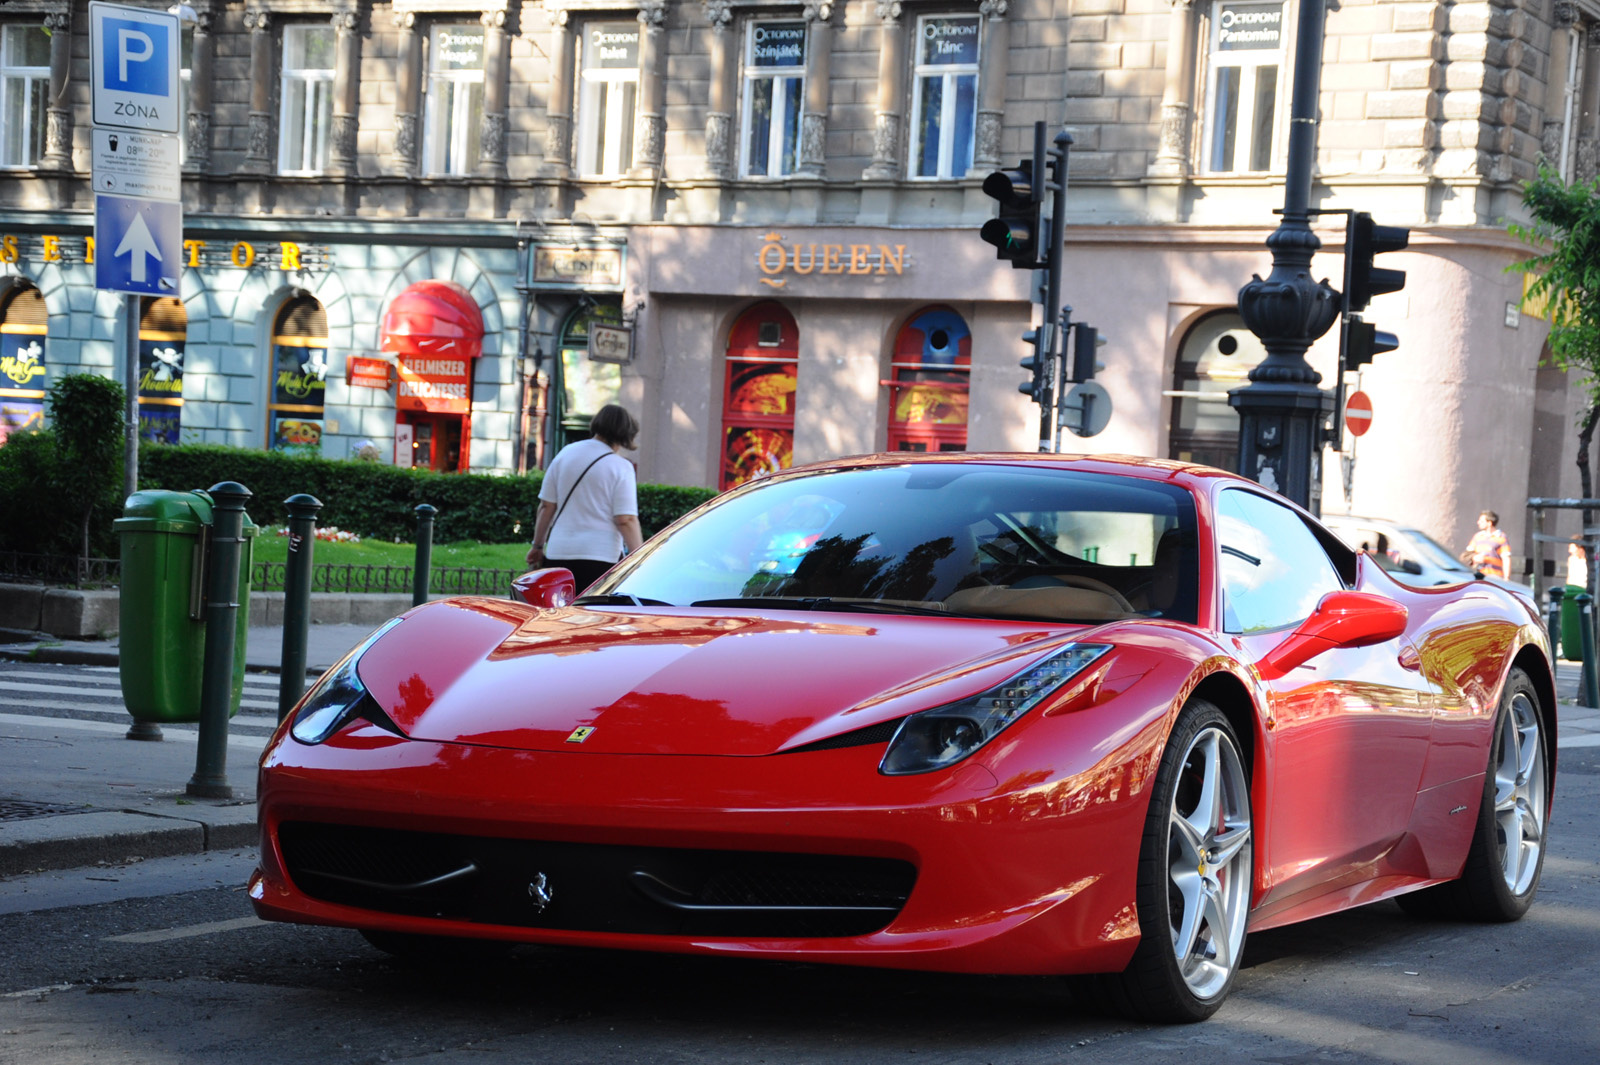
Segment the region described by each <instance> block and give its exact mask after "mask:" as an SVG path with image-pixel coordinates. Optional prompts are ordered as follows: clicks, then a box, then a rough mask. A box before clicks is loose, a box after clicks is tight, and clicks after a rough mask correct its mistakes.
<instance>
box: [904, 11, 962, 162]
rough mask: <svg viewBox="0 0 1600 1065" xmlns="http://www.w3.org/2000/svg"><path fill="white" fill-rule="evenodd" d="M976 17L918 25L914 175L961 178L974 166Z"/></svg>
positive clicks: (932, 18)
mask: <svg viewBox="0 0 1600 1065" xmlns="http://www.w3.org/2000/svg"><path fill="white" fill-rule="evenodd" d="M978 28H979V18H978V16H977V15H925V16H923V17H922V18H920V19H918V20H917V70H916V85H915V91H914V93H913V96H912V100H911V130H912V137H913V140H914V143H913V144H912V149H911V152H912V154H911V159H912V168H913V175H914V176H915V177H919V178H958V177H963V176H965V174H966V172H967V168H968V167H970V166H971V165H972V135H973V128H974V125H975V123H976V121H977V115H978Z"/></svg>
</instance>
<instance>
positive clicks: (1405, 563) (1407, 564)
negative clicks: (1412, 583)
mask: <svg viewBox="0 0 1600 1065" xmlns="http://www.w3.org/2000/svg"><path fill="white" fill-rule="evenodd" d="M1400 568H1401V569H1403V570H1405V571H1406V572H1407V573H1409V574H1411V575H1412V576H1413V577H1420V576H1422V563H1420V562H1418V561H1417V560H1416V559H1414V558H1403V559H1401V560H1400Z"/></svg>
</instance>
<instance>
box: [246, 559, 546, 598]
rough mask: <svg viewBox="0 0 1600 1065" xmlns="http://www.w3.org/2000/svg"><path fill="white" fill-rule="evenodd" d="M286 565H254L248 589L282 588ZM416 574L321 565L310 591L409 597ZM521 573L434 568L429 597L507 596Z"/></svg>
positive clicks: (313, 573) (390, 568) (374, 567)
mask: <svg viewBox="0 0 1600 1065" xmlns="http://www.w3.org/2000/svg"><path fill="white" fill-rule="evenodd" d="M285 565H286V564H285V563H283V562H257V563H256V564H255V565H254V566H253V567H252V568H251V572H250V588H251V590H253V591H257V592H267V591H272V592H275V591H281V590H282V589H283V581H284V570H285ZM415 573H416V569H415V567H413V566H378V565H356V564H353V563H351V564H345V565H339V564H337V563H333V562H323V563H318V564H316V565H313V566H312V567H311V590H312V591H313V592H354V593H366V592H387V593H391V594H401V593H407V594H409V593H410V591H411V581H412V578H413V576H414V575H415ZM521 574H522V571H521V570H514V569H474V568H470V567H466V566H434V567H433V568H432V569H431V570H430V571H429V579H428V593H429V594H430V595H508V594H510V592H511V582H512V580H513V579H515V578H516V577H519V576H521Z"/></svg>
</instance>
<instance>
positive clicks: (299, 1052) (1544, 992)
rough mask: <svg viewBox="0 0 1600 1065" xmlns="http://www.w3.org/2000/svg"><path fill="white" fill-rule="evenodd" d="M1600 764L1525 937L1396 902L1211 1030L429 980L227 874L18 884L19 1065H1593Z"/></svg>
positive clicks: (813, 999) (3, 923) (126, 874)
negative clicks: (262, 906) (1415, 911)
mask: <svg viewBox="0 0 1600 1065" xmlns="http://www.w3.org/2000/svg"><path fill="white" fill-rule="evenodd" d="M1597 799H1600V748H1595V747H1585V748H1576V749H1572V750H1566V751H1563V752H1562V760H1561V770H1560V775H1559V780H1558V786H1557V806H1556V814H1555V816H1554V818H1553V824H1552V837H1551V844H1550V852H1549V856H1548V859H1547V861H1546V864H1545V873H1544V883H1543V885H1542V888H1541V891H1540V897H1539V900H1538V902H1537V903H1536V904H1535V906H1534V908H1533V909H1532V911H1531V912H1530V913H1529V915H1528V916H1527V917H1526V918H1525V919H1524V920H1522V921H1521V922H1519V923H1516V924H1511V925H1498V926H1472V925H1459V924H1449V923H1430V922H1418V921H1414V920H1412V919H1410V918H1408V917H1406V916H1404V915H1403V914H1402V913H1401V912H1400V910H1399V909H1398V907H1396V906H1395V905H1394V904H1393V903H1380V904H1377V905H1374V906H1370V907H1367V908H1364V909H1362V910H1358V911H1355V912H1353V913H1348V914H1343V915H1340V916H1336V917H1331V918H1325V919H1322V920H1318V921H1313V922H1309V923H1307V924H1303V925H1300V926H1296V927H1293V928H1287V929H1279V930H1274V931H1271V932H1266V933H1261V934H1257V935H1254V936H1252V937H1251V938H1250V941H1249V945H1248V947H1247V951H1246V961H1245V968H1244V970H1243V972H1242V973H1241V976H1240V979H1239V981H1238V984H1237V985H1236V988H1235V990H1234V993H1233V997H1232V999H1231V1000H1230V1001H1229V1002H1228V1004H1227V1005H1225V1006H1224V1007H1223V1009H1222V1010H1221V1011H1220V1012H1219V1013H1218V1015H1217V1016H1216V1017H1214V1018H1213V1019H1212V1020H1211V1021H1209V1022H1206V1023H1204V1024H1200V1025H1194V1026H1187V1027H1176V1028H1166V1027H1147V1026H1142V1025H1132V1024H1128V1023H1126V1022H1121V1021H1115V1020H1108V1019H1106V1018H1104V1017H1100V1016H1096V1015H1094V1014H1092V1013H1088V1012H1085V1011H1084V1010H1083V1009H1081V1008H1080V1007H1079V1006H1078V1005H1077V1004H1076V1003H1075V1002H1074V1001H1073V999H1072V998H1071V996H1070V994H1069V993H1068V992H1067V991H1066V990H1065V988H1064V987H1063V986H1062V984H1061V982H1060V981H1057V980H1050V979H1034V978H1010V977H1006V978H995V977H962V976H945V975H928V974H917V973H901V972H880V971H875V970H866V969H844V968H829V967H824V966H813V965H791V964H775V963H760V962H741V961H737V960H729V959H699V958H682V957H675V956H670V955H634V954H616V953H608V952H601V951H580V950H564V949H546V948H522V949H519V950H517V951H515V952H513V953H512V954H511V955H509V956H508V957H507V958H505V959H504V960H501V961H495V962H490V963H478V964H476V965H473V966H471V967H466V968H450V967H440V966H433V967H421V968H419V967H415V966H412V965H408V964H404V963H401V962H397V961H394V960H392V959H390V958H388V957H386V956H385V955H383V954H380V953H378V952H377V951H375V950H373V949H372V948H370V947H368V946H367V945H366V943H365V942H364V941H363V940H361V939H360V938H359V937H358V936H357V935H356V934H355V933H353V932H348V931H343V930H337V929H318V928H304V927H294V926H283V925H274V924H266V923H262V922H258V921H256V920H255V919H254V918H253V916H252V915H251V912H250V909H249V906H248V904H247V902H246V900H245V897H244V891H243V879H244V877H245V876H246V875H248V871H249V869H250V867H251V864H252V861H253V856H252V855H250V854H248V853H245V852H223V853H215V854H211V855H208V856H204V857H200V858H185V859H164V860H160V861H148V862H142V863H137V864H134V865H128V866H125V867H117V868H97V869H89V870H75V871H71V872H63V873H53V874H42V875H39V876H34V877H21V878H13V879H10V880H5V881H0V1065H11V1063H17V1065H68V1063H71V1065H77V1063H80V1062H90V1061H93V1062H129V1063H140V1065H148V1063H154V1062H160V1063H169V1062H202V1061H204V1062H207V1063H210V1062H216V1061H226V1062H228V1063H229V1065H244V1063H252V1062H262V1063H271V1065H295V1063H301V1062H305V1063H312V1062H316V1063H323V1062H330V1061H333V1062H383V1061H418V1062H430V1063H431V1062H474V1063H482V1062H485V1061H507V1062H510V1061H517V1062H530V1061H531V1062H558V1063H562V1065H567V1063H571V1065H581V1063H586V1062H649V1063H676V1062H690V1061H693V1062H697V1063H702V1062H703V1063H729V1065H733V1063H737V1065H752V1063H765V1062H771V1063H788V1062H804V1063H813V1062H841V1063H853V1062H917V1063H921V1065H926V1063H945V1062H951V1063H956V1062H960V1063H974V1065H978V1063H1002V1062H1004V1063H1028V1065H1032V1063H1046V1062H1060V1061H1066V1060H1071V1061H1083V1062H1130V1063H1131V1062H1137V1063H1140V1065H1147V1063H1148V1062H1150V1061H1152V1060H1156V1061H1166V1060H1173V1061H1178V1060H1183V1061H1195V1060H1202V1061H1221V1062H1243V1061H1253V1062H1274V1063H1280V1065H1289V1063H1312V1062H1330V1063H1340V1065H1344V1063H1358V1062H1405V1063H1416V1065H1424V1063H1426V1065H1433V1063H1438V1065H1476V1063H1496V1065H1501V1063H1503V1065H1510V1063H1512V1062H1517V1063H1529V1062H1535V1063H1564V1062H1574V1063H1580V1062H1581V1063H1591V1062H1594V1061H1595V1060H1597V1059H1600V1008H1597V1005H1596V1002H1595V997H1596V992H1597V991H1600V803H1597V801H1596V800H1597Z"/></svg>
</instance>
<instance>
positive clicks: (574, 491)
mask: <svg viewBox="0 0 1600 1065" xmlns="http://www.w3.org/2000/svg"><path fill="white" fill-rule="evenodd" d="M615 454H616V452H615V451H607V452H606V453H605V455H596V456H595V460H594V462H591V463H589V465H587V466H585V467H584V468H583V472H582V473H580V474H578V479H577V480H576V481H573V482H572V487H571V488H569V489H567V498H565V499H563V500H562V501H561V505H560V506H559V507H557V508H556V516H555V517H553V518H551V519H550V528H548V529H546V530H545V531H544V542H545V543H547V544H548V543H549V542H550V534H551V533H553V532H555V531H556V522H558V521H560V520H561V512H562V511H564V510H566V509H567V504H568V503H570V502H572V497H573V496H575V495H577V494H578V486H579V485H580V484H582V483H583V479H584V478H585V477H586V476H588V474H589V471H590V470H592V469H594V468H595V466H596V465H598V464H599V462H600V461H601V460H602V459H604V458H605V457H606V455H615Z"/></svg>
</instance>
